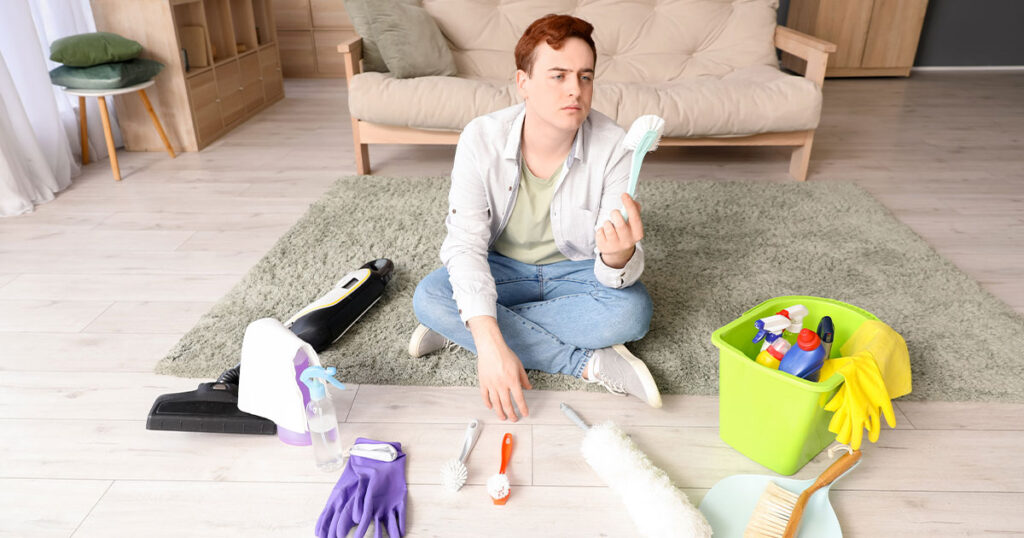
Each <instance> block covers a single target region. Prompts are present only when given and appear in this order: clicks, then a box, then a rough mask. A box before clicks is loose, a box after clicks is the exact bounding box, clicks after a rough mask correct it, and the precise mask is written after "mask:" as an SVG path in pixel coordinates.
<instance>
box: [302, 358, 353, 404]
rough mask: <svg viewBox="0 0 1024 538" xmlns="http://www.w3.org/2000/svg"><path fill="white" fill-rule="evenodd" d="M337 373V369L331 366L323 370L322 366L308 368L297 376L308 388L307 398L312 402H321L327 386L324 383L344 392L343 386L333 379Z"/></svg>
mask: <svg viewBox="0 0 1024 538" xmlns="http://www.w3.org/2000/svg"><path fill="white" fill-rule="evenodd" d="M336 373H338V369H337V368H335V367H333V366H331V367H328V368H324V367H322V366H310V367H309V368H306V369H305V370H303V371H302V373H301V374H299V379H301V380H302V382H303V383H305V384H306V386H307V387H309V397H310V399H312V400H322V399H324V396H326V395H327V386H326V385H325V383H330V384H332V385H334V386H335V387H338V388H339V389H341V390H345V385H343V384H342V383H341V381H338V380H337V379H334V374H336Z"/></svg>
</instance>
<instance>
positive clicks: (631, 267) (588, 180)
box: [441, 104, 644, 322]
mask: <svg viewBox="0 0 1024 538" xmlns="http://www.w3.org/2000/svg"><path fill="white" fill-rule="evenodd" d="M525 117H526V106H525V105H524V104H519V105H515V106H512V107H509V108H505V109H502V110H499V111H497V112H492V113H490V114H487V115H486V116H480V117H479V118H476V119H474V120H473V121H471V122H469V124H468V125H466V128H465V129H463V131H462V135H461V136H460V137H459V144H458V146H457V148H456V150H455V164H454V166H453V168H452V186H451V191H450V192H449V194H448V204H449V206H448V216H447V218H446V219H445V224H446V226H447V228H448V235H447V237H445V240H444V243H443V244H442V245H441V262H442V263H444V266H445V268H446V269H448V274H449V276H450V280H451V284H452V289H453V291H454V297H455V302H456V303H457V304H458V306H459V314H460V316H461V318H462V321H463V322H466V321H468V320H469V319H470V318H473V317H476V316H481V315H485V316H494V317H497V307H496V304H497V298H498V293H497V290H496V289H495V286H494V277H492V276H491V269H490V266H489V265H488V263H487V252H488V250H489V249H490V247H491V245H492V244H493V243H494V241H495V240H496V239H497V238H498V236H499V235H501V232H502V231H503V230H504V229H505V225H506V224H507V223H508V219H509V216H510V215H511V214H512V209H513V208H514V207H515V204H516V194H517V193H518V191H519V178H520V174H521V170H520V168H519V163H520V159H519V147H520V142H521V138H522V133H523V120H524V118H525ZM625 134H626V133H625V131H623V129H622V128H621V127H619V126H618V125H616V124H615V122H614V121H612V120H611V119H610V118H609V117H607V116H605V115H604V114H601V113H600V112H597V111H595V110H591V111H590V114H589V116H588V117H587V119H586V120H585V121H584V122H583V125H581V126H580V128H579V131H577V133H576V139H575V141H574V142H573V147H572V150H571V151H570V152H569V156H568V157H567V158H566V161H565V166H563V173H562V176H561V177H560V178H559V179H558V183H557V184H556V185H555V193H554V196H553V198H552V200H551V210H550V211H551V231H552V234H553V235H554V238H555V245H556V246H557V247H558V250H559V251H560V252H561V253H562V254H563V255H564V256H565V257H566V258H569V259H570V260H585V259H594V258H596V260H595V261H594V275H595V277H596V278H597V280H598V281H599V282H601V283H602V284H604V285H605V286H608V287H610V288H624V287H626V286H630V285H632V284H633V283H634V282H636V281H637V280H638V279H639V278H640V274H641V273H643V270H644V251H643V249H642V248H641V246H640V244H639V243H638V244H637V245H636V252H635V253H634V254H633V257H632V258H630V260H629V262H627V263H626V266H625V267H623V268H622V269H613V268H611V267H608V266H607V265H605V264H604V262H603V261H602V260H601V257H600V256H597V254H596V253H595V247H596V242H595V239H594V227H595V225H596V224H597V223H599V222H601V223H603V222H604V221H605V220H606V219H607V218H608V216H609V215H610V214H611V212H612V211H613V210H615V209H618V210H620V211H622V202H621V200H620V197H621V196H622V193H624V192H626V188H627V186H628V182H629V166H630V159H631V157H632V152H630V151H627V150H625V149H624V148H623V147H622V139H623V138H624V137H625Z"/></svg>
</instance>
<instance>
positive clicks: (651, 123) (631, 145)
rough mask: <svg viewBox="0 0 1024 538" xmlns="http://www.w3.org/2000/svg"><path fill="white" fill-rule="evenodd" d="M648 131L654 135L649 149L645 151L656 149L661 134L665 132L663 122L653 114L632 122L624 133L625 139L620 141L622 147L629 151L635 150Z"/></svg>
mask: <svg viewBox="0 0 1024 538" xmlns="http://www.w3.org/2000/svg"><path fill="white" fill-rule="evenodd" d="M648 131H654V133H655V135H654V142H653V143H652V144H651V147H649V148H647V151H649V152H650V151H654V150H656V149H658V141H659V140H661V133H662V132H664V131H665V120H663V119H661V118H659V117H658V116H656V115H654V114H648V115H646V116H640V117H639V118H637V119H636V120H634V121H633V124H632V125H630V126H629V131H628V132H626V137H625V138H624V139H622V146H623V147H624V148H626V149H629V150H636V149H637V148H638V147H639V146H640V141H641V140H643V138H644V135H645V134H647V132H648Z"/></svg>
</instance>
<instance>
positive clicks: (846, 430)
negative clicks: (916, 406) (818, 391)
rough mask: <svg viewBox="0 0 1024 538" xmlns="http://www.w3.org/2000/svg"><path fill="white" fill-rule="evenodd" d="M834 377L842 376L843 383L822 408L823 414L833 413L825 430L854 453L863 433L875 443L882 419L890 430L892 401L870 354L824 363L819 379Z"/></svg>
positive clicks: (892, 418) (865, 353)
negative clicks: (823, 408)
mask: <svg viewBox="0 0 1024 538" xmlns="http://www.w3.org/2000/svg"><path fill="white" fill-rule="evenodd" d="M834 373H838V374H840V375H842V376H843V380H844V381H843V384H842V385H840V387H839V390H837V391H836V394H835V396H833V397H832V399H831V400H829V402H828V403H827V404H825V410H826V411H832V412H833V413H834V414H833V415H832V420H831V421H829V425H828V429H829V431H831V432H833V433H835V434H836V440H837V441H839V442H840V443H846V444H849V445H850V447H851V448H853V449H854V450H858V449H860V446H861V443H862V442H863V439H864V430H865V429H867V430H868V439H869V440H870V441H871V442H872V443H874V442H877V441H878V438H879V435H880V434H881V418H882V416H884V417H885V421H886V422H887V423H888V424H889V427H890V428H892V427H895V426H896V417H895V413H894V412H893V409H892V400H890V399H889V394H888V392H887V391H886V388H885V381H884V380H883V379H882V375H881V372H880V371H879V370H878V365H877V364H876V363H875V360H874V358H873V357H872V356H871V354H870V353H868V352H863V353H858V354H857V355H854V356H852V357H842V358H839V359H831V360H828V361H825V364H824V365H823V367H822V373H821V376H822V377H821V378H822V379H828V377H830V376H831V375H832V374H834ZM880 415H882V416H880Z"/></svg>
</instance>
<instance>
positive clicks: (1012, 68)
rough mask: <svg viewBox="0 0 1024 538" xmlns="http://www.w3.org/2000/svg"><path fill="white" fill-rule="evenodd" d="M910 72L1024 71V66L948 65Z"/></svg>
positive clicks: (922, 68)
mask: <svg viewBox="0 0 1024 538" xmlns="http://www.w3.org/2000/svg"><path fill="white" fill-rule="evenodd" d="M910 70H911V71H1024V65H950V66H938V65H935V66H931V65H929V66H921V67H911V68H910Z"/></svg>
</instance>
